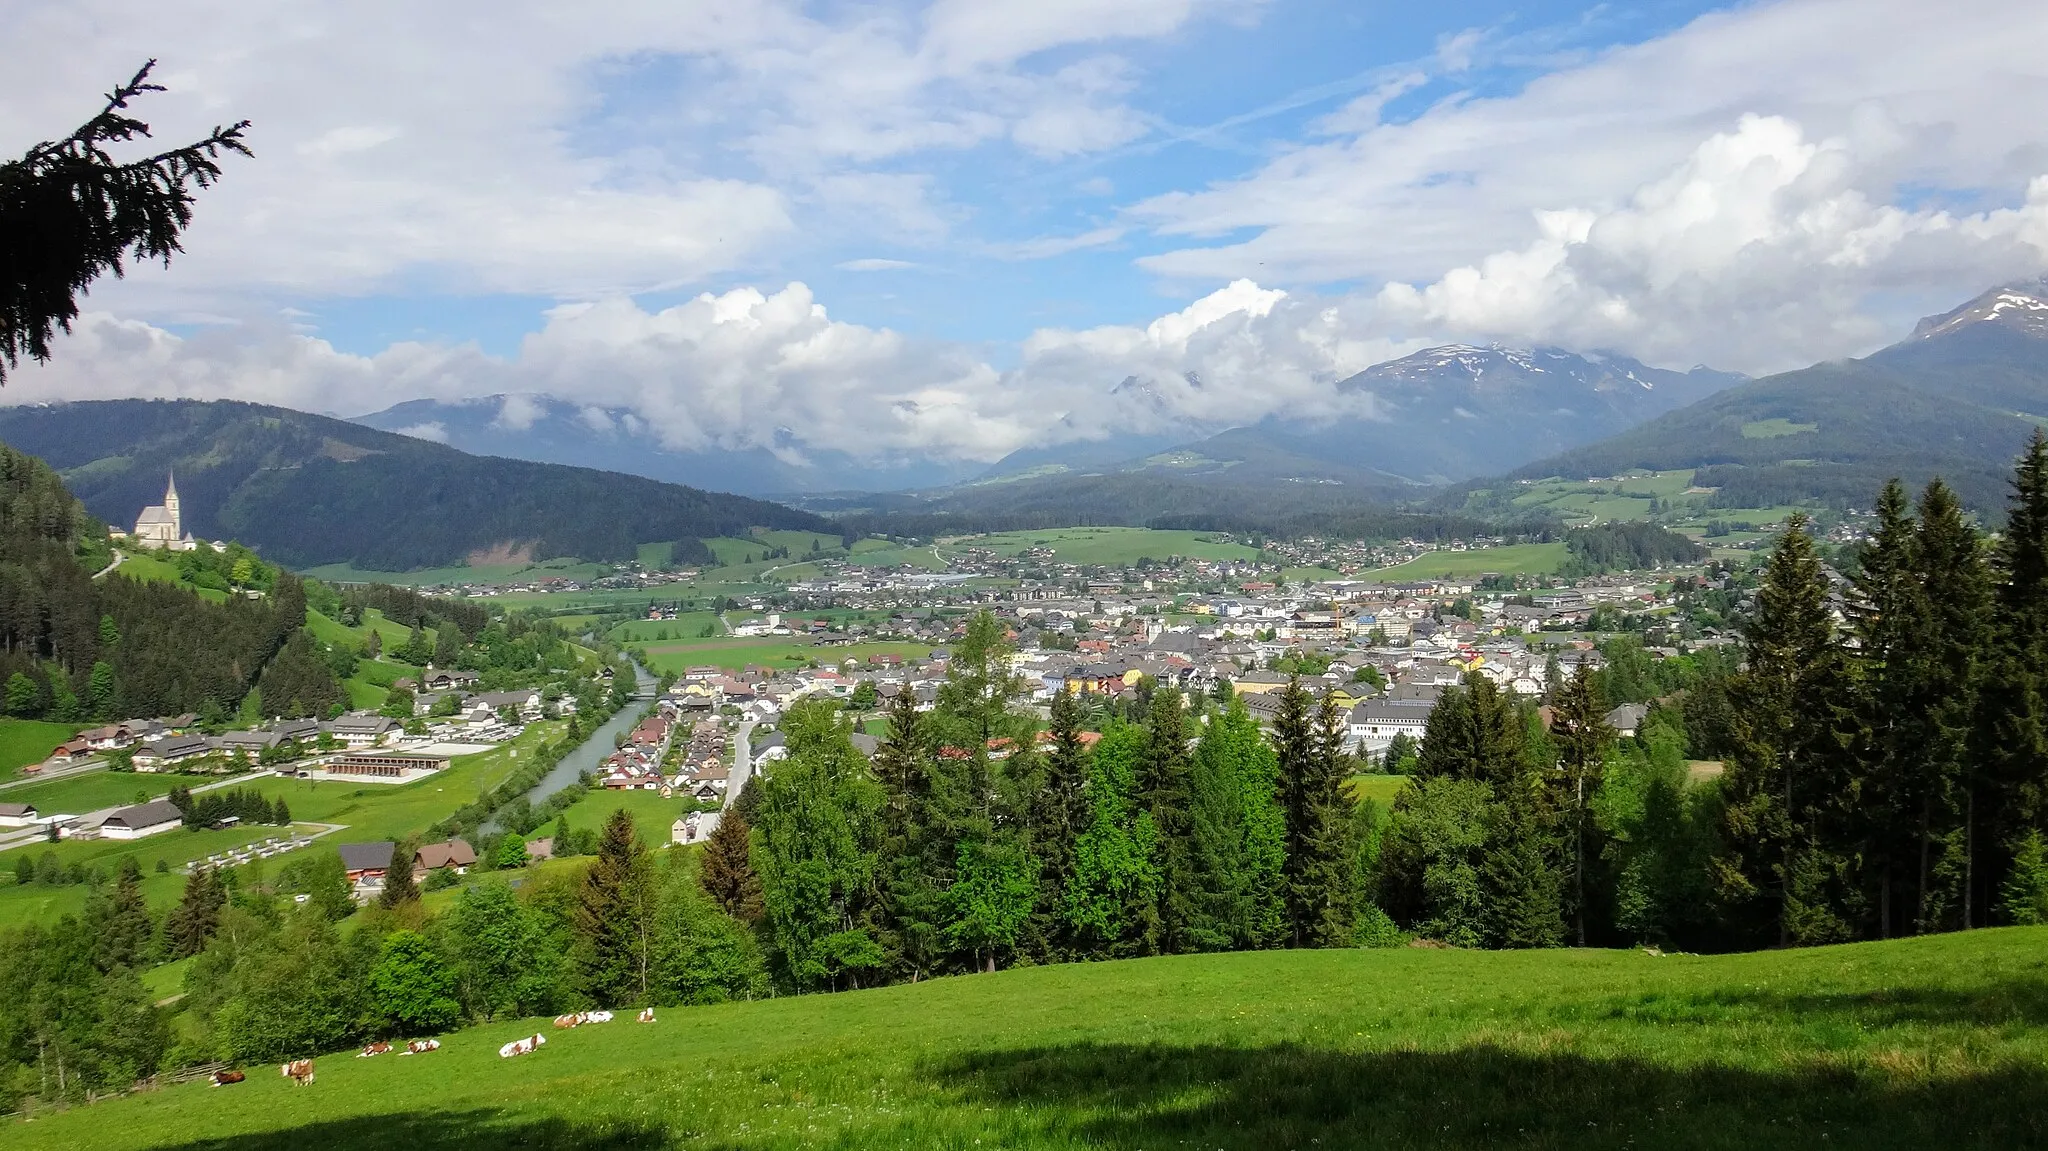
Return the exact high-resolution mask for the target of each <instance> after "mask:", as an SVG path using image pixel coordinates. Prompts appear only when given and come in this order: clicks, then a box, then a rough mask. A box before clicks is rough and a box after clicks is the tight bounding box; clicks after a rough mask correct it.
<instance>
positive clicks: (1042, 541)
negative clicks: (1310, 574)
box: [945, 527, 1259, 566]
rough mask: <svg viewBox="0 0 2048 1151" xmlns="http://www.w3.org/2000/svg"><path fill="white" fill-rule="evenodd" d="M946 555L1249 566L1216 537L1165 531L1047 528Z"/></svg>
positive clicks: (1000, 535)
mask: <svg viewBox="0 0 2048 1151" xmlns="http://www.w3.org/2000/svg"><path fill="white" fill-rule="evenodd" d="M945 548H946V549H951V550H958V549H961V548H987V549H989V550H990V551H993V552H995V553H997V554H998V555H1017V554H1019V553H1022V552H1025V551H1028V550H1030V549H1032V548H1051V549H1052V552H1053V557H1054V559H1055V560H1057V561H1058V562H1060V563H1070V564H1082V565H1089V564H1103V565H1114V566H1121V565H1126V564H1134V563H1136V562H1138V561H1139V560H1140V559H1145V558H1147V557H1149V558H1151V559H1155V560H1164V559H1166V558H1168V557H1169V556H1186V557H1187V558H1189V559H1204V560H1249V559H1256V558H1257V557H1258V554H1259V553H1258V550H1257V549H1256V548H1249V547H1246V546H1244V545H1243V544H1240V543H1238V542H1236V541H1235V540H1232V539H1231V538H1230V537H1228V536H1225V535H1218V534H1216V533H1214V532H1191V531H1163V530H1159V529H1154V528H1113V527H1105V528H1047V529H1045V530H1042V531H1018V532H996V533H992V534H989V535H978V536H963V537H960V538H957V539H950V540H947V541H946V543H945Z"/></svg>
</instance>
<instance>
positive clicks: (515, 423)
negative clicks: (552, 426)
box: [491, 392, 547, 432]
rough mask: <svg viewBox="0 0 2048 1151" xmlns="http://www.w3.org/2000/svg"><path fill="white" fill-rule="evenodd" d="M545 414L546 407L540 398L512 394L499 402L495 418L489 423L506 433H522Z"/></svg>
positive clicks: (517, 393) (518, 393) (516, 393)
mask: <svg viewBox="0 0 2048 1151" xmlns="http://www.w3.org/2000/svg"><path fill="white" fill-rule="evenodd" d="M546 414H547V405H546V404H544V403H542V402H541V399H540V397H538V396H532V395H527V394H525V393H521V392H514V393H512V394H510V395H508V396H506V397H505V398H504V399H503V400H502V401H500V403H499V405H498V415H497V418H495V419H493V420H492V421H491V423H492V424H493V425H495V426H497V427H501V428H503V429H505V430H506V431H508V432H523V431H525V430H527V429H528V428H531V427H532V426H533V425H534V424H535V423H536V422H538V421H539V419H540V418H541V417H542V416H544V415H546Z"/></svg>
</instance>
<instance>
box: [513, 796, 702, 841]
mask: <svg viewBox="0 0 2048 1151" xmlns="http://www.w3.org/2000/svg"><path fill="white" fill-rule="evenodd" d="M622 807H623V808H625V809H626V810H627V811H629V812H631V813H632V814H633V826H634V828H636V829H637V830H638V831H639V832H640V838H641V839H642V840H645V841H646V843H647V845H648V846H649V847H655V848H661V847H667V846H668V842H669V835H670V828H671V827H672V826H673V825H674V823H675V821H676V817H677V816H679V815H682V814H683V813H684V812H686V811H690V810H693V807H692V805H691V803H690V802H689V801H688V800H685V799H681V798H676V799H663V798H662V797H661V793H660V792H658V791H605V790H604V789H602V788H597V789H594V790H592V791H590V792H588V793H586V794H585V795H584V796H583V798H582V799H579V800H577V801H576V802H575V803H574V804H573V805H571V806H570V808H569V810H568V811H565V812H563V813H562V814H564V815H566V816H568V817H569V826H570V827H572V828H575V829H576V830H578V831H581V830H583V829H584V828H586V827H587V828H590V829H591V830H592V831H597V830H600V829H602V828H603V827H604V821H605V820H607V819H610V818H611V814H612V812H614V811H617V810H618V809H619V808H622ZM554 826H555V825H554V823H553V822H549V823H548V825H547V826H545V827H542V828H539V829H537V830H535V831H534V833H533V834H535V835H550V834H553V831H554Z"/></svg>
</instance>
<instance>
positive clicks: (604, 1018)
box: [583, 1011, 612, 1023]
mask: <svg viewBox="0 0 2048 1151" xmlns="http://www.w3.org/2000/svg"><path fill="white" fill-rule="evenodd" d="M611 1021H612V1013H611V1012H609V1011H586V1012H584V1013H583V1022H585V1023H610V1022H611Z"/></svg>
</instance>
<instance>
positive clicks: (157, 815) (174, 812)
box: [100, 799, 185, 839]
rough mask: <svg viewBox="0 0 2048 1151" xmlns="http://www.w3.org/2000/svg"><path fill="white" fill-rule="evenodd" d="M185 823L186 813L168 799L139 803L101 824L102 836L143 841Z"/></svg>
mask: <svg viewBox="0 0 2048 1151" xmlns="http://www.w3.org/2000/svg"><path fill="white" fill-rule="evenodd" d="M184 822H185V813H184V812H182V811H179V810H178V806H177V805H176V804H174V803H172V802H171V801H169V800H167V799H159V800H154V801H152V802H149V803H139V804H136V805H135V806H134V807H124V808H121V809H120V810H119V811H116V812H115V813H114V814H112V815H110V816H108V817H107V818H106V821H105V822H103V823H101V824H100V834H101V835H103V836H105V837H106V838H108V839H141V838H142V837H143V836H145V835H155V834H156V833H157V832H159V831H169V830H171V829H172V828H174V827H177V826H179V825H181V824H182V823H184Z"/></svg>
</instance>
